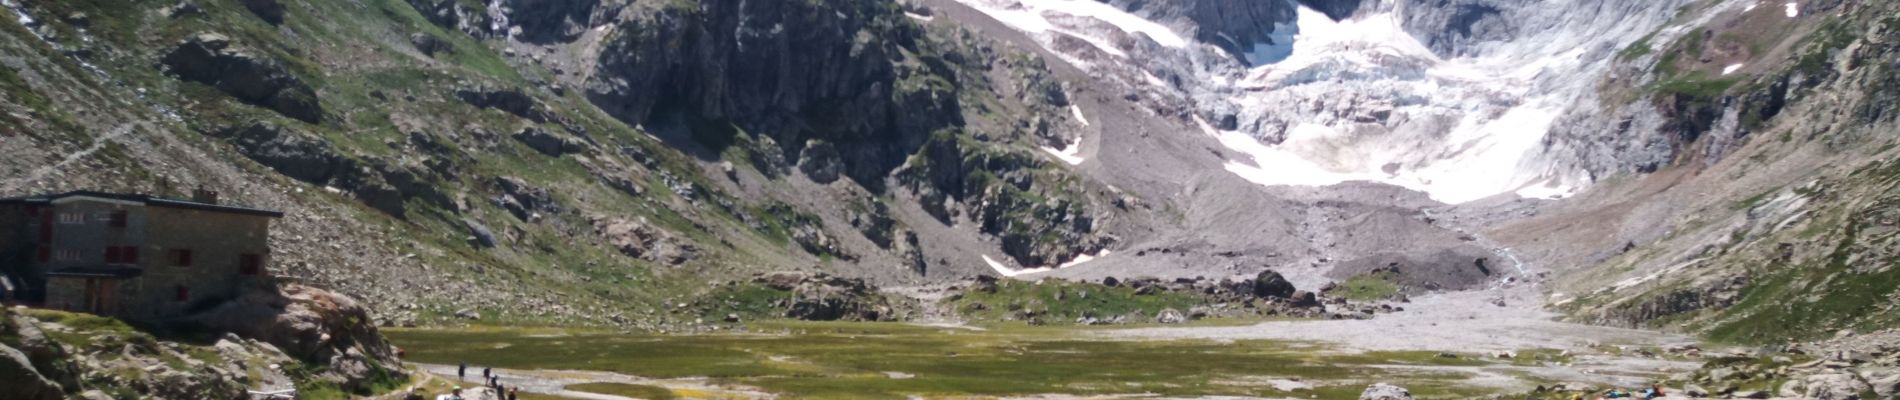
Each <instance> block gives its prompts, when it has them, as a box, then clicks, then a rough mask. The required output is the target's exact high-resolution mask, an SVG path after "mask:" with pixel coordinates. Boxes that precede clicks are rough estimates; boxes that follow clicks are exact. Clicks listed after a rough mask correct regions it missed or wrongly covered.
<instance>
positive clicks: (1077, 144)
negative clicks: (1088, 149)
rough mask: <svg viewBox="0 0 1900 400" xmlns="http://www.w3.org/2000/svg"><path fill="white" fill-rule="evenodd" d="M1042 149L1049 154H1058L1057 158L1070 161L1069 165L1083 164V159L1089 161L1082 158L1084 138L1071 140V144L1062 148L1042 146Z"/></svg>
mask: <svg viewBox="0 0 1900 400" xmlns="http://www.w3.org/2000/svg"><path fill="white" fill-rule="evenodd" d="M1042 151H1043V152H1045V153H1049V155H1052V156H1056V158H1057V159H1061V160H1062V162H1066V163H1069V165H1082V162H1083V161H1087V160H1085V159H1083V158H1082V138H1075V140H1070V141H1069V144H1068V145H1067V146H1064V147H1063V148H1061V149H1056V148H1053V147H1049V146H1042Z"/></svg>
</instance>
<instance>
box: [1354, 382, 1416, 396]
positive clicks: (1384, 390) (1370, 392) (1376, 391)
mask: <svg viewBox="0 0 1900 400" xmlns="http://www.w3.org/2000/svg"><path fill="white" fill-rule="evenodd" d="M1359 400H1412V391H1409V390H1405V388H1402V387H1398V386H1392V385H1390V384H1386V383H1374V384H1372V386H1367V387H1366V391H1364V392H1360V393H1359Z"/></svg>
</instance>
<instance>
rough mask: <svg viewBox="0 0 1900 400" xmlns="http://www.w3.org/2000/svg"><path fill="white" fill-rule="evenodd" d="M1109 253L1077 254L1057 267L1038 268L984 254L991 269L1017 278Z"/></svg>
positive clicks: (1069, 265)
mask: <svg viewBox="0 0 1900 400" xmlns="http://www.w3.org/2000/svg"><path fill="white" fill-rule="evenodd" d="M1109 254H1111V253H1110V252H1109V251H1108V250H1102V251H1101V252H1100V253H1096V254H1077V255H1076V256H1075V259H1074V260H1069V262H1065V263H1062V264H1060V265H1057V266H1055V267H1037V268H1024V269H1015V268H1010V267H1009V266H1007V265H1003V263H1001V262H997V261H996V259H994V258H990V255H988V254H984V255H982V256H983V263H984V264H989V265H990V269H991V270H994V271H996V273H997V274H999V275H1002V276H1003V277H1006V278H1015V277H1017V276H1022V275H1027V274H1034V273H1042V272H1049V271H1054V270H1058V269H1065V268H1070V267H1074V266H1078V265H1082V264H1083V263H1087V262H1089V261H1094V260H1095V259H1096V258H1101V257H1108V255H1109Z"/></svg>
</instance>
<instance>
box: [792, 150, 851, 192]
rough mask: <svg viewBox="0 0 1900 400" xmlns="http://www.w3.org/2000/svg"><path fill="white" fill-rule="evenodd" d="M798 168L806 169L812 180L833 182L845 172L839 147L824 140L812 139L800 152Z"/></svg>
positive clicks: (806, 173) (806, 174) (807, 175)
mask: <svg viewBox="0 0 1900 400" xmlns="http://www.w3.org/2000/svg"><path fill="white" fill-rule="evenodd" d="M798 170H800V171H804V172H805V176H806V177H809V178H811V180H812V182H818V183H832V182H836V181H838V176H839V175H842V174H844V163H843V161H842V160H841V159H840V158H839V157H838V148H837V147H835V146H832V145H831V143H830V142H826V141H823V140H812V141H810V142H807V143H806V144H805V150H804V151H801V152H799V153H798Z"/></svg>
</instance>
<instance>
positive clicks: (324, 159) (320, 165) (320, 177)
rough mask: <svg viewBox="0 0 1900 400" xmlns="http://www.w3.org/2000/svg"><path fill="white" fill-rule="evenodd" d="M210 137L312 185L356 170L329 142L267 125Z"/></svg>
mask: <svg viewBox="0 0 1900 400" xmlns="http://www.w3.org/2000/svg"><path fill="white" fill-rule="evenodd" d="M212 136H216V137H220V138H224V139H226V140H230V141H231V143H232V144H234V145H237V148H238V151H239V152H241V153H244V155H245V157H248V158H250V159H251V160H252V161H257V163H258V164H263V165H264V166H266V167H270V168H271V169H273V170H276V171H277V173H280V174H284V176H288V177H290V178H291V179H296V180H299V181H304V182H309V183H311V184H315V185H327V184H329V183H330V181H331V180H332V179H334V178H336V177H337V176H340V175H342V174H344V173H348V172H349V171H350V170H353V169H355V168H356V162H355V161H354V160H351V159H349V158H347V157H344V156H342V155H340V154H338V152H337V150H336V148H335V147H333V146H331V145H330V144H329V142H325V141H323V140H321V139H318V138H315V137H311V136H310V135H306V134H304V133H302V132H298V131H296V130H293V129H289V128H285V127H283V126H281V125H278V124H274V123H270V122H264V121H260V122H255V123H252V124H250V125H242V126H232V127H226V128H224V129H222V130H218V131H215V132H212Z"/></svg>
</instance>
